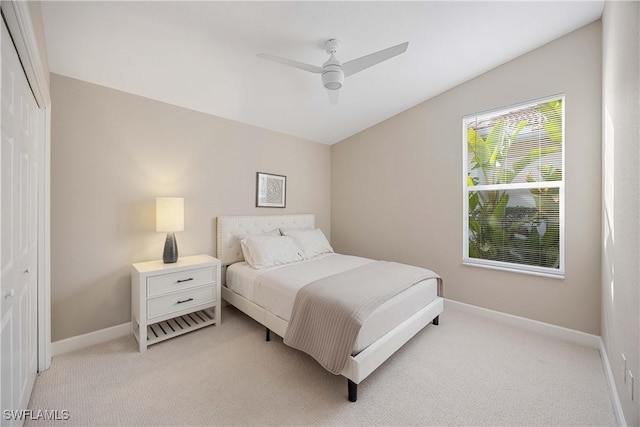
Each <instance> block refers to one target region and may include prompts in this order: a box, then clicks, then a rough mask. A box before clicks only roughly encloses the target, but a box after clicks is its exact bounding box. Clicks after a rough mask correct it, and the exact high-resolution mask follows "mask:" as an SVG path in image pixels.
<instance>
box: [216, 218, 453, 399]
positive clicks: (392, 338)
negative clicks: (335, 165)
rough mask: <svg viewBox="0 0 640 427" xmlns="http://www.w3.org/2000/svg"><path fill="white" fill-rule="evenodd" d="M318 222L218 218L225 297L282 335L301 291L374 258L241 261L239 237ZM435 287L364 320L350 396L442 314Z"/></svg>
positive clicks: (349, 373)
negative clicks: (270, 264) (271, 264)
mask: <svg viewBox="0 0 640 427" xmlns="http://www.w3.org/2000/svg"><path fill="white" fill-rule="evenodd" d="M314 226H315V216H314V215H313V214H302V215H268V216H222V217H218V219H217V251H218V252H217V256H218V259H220V260H221V261H222V263H223V266H227V267H228V268H227V269H226V270H227V271H226V272H225V271H224V270H223V275H225V276H226V280H225V278H223V285H224V286H222V298H223V299H224V300H225V301H227V302H228V303H229V304H231V305H233V306H235V307H236V308H238V309H239V310H240V311H242V312H244V313H245V314H247V315H248V316H250V317H252V318H253V319H255V320H256V321H258V322H259V323H260V324H262V325H264V326H265V327H266V328H268V329H269V330H271V331H273V332H274V333H276V334H278V335H279V336H281V337H284V335H285V332H286V330H287V326H288V319H289V316H290V314H291V309H292V307H293V302H294V301H295V294H296V292H297V290H298V289H300V288H301V287H302V286H304V285H306V284H308V283H311V282H313V281H315V280H318V279H320V278H322V277H326V276H329V275H332V274H337V273H339V272H341V271H346V270H348V269H350V268H355V267H357V266H360V265H363V264H366V263H368V262H371V261H372V260H368V259H365V258H360V257H352V256H346V255H338V254H326V255H321V256H318V257H316V258H313V259H311V260H307V261H301V262H298V263H294V264H295V265H292V264H289V265H286V266H279V267H275V268H270V269H264V270H255V269H253V268H251V267H250V266H248V264H246V263H244V262H241V261H243V260H242V252H241V249H240V244H239V242H240V238H241V237H242V236H244V235H247V234H256V233H264V232H268V231H272V230H275V229H278V228H310V229H311V228H314ZM437 291H438V289H437V281H436V280H435V279H428V280H424V281H422V282H420V283H418V284H416V285H414V286H411V287H410V288H409V289H408V290H406V291H404V292H402V293H400V294H398V295H396V296H394V297H393V298H391V299H390V300H388V301H387V302H385V303H384V304H383V305H381V306H380V307H378V308H377V309H376V310H374V312H372V314H371V315H370V317H369V318H368V319H367V320H366V321H365V322H364V323H363V326H362V329H361V330H360V334H359V335H358V340H357V342H356V345H355V346H354V352H353V354H352V356H351V357H350V358H349V360H348V361H347V364H346V365H345V367H344V369H343V371H342V375H343V376H345V377H346V378H348V379H349V400H351V401H355V400H356V396H357V389H356V387H357V386H356V385H357V384H358V383H360V382H361V381H362V380H364V379H365V378H366V377H367V376H368V375H369V374H371V372H373V371H374V370H375V369H376V368H377V367H379V366H380V365H381V364H382V363H383V362H384V361H385V360H386V359H388V358H389V357H390V356H391V355H392V354H393V353H394V352H395V351H397V350H398V349H399V348H400V347H402V346H403V345H404V344H405V343H406V342H407V341H409V340H410V339H411V338H412V337H413V336H414V335H415V334H416V333H418V332H419V331H420V330H422V329H423V328H424V327H425V326H427V325H428V324H429V323H431V322H433V321H434V319H436V318H437V317H438V315H439V314H440V313H441V312H442V310H443V307H444V304H443V298H442V297H441V296H438V295H437Z"/></svg>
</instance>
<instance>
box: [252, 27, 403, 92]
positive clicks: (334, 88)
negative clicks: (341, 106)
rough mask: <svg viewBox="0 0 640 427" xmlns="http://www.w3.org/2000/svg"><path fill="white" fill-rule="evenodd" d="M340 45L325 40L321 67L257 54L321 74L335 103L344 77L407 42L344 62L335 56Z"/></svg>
mask: <svg viewBox="0 0 640 427" xmlns="http://www.w3.org/2000/svg"><path fill="white" fill-rule="evenodd" d="M340 45H341V42H340V40H338V39H329V40H327V41H326V42H325V44H324V49H325V51H326V52H327V53H328V54H329V55H330V56H329V59H328V60H327V62H325V63H324V64H322V67H317V66H315V65H309V64H305V63H303V62H298V61H294V60H292V59H287V58H281V57H279V56H275V55H269V54H267V53H260V54H258V56H259V57H260V58H264V59H268V60H269V61H274V62H279V63H280V64H284V65H288V66H290V67H295V68H299V69H301V70H304V71H310V72H312V73H316V74H321V75H322V84H323V85H324V87H325V88H327V91H328V93H329V101H330V102H331V103H332V104H337V103H338V95H339V93H340V88H341V87H342V83H343V82H344V78H345V77H349V76H350V75H352V74H355V73H358V72H360V71H362V70H364V69H366V68H369V67H371V66H373V65H376V64H379V63H380V62H382V61H386V60H387V59H390V58H393V57H394V56H396V55H400V54H401V53H404V52H405V51H406V50H407V46H409V42H405V43H402V44H399V45H397V46H393V47H390V48H387V49H383V50H380V51H378V52H375V53H372V54H369V55H366V56H362V57H360V58H358V59H354V60H351V61H348V62H345V63H344V64H343V63H341V62H340V61H338V59H336V56H335V54H336V52H337V51H338V49H339V48H340Z"/></svg>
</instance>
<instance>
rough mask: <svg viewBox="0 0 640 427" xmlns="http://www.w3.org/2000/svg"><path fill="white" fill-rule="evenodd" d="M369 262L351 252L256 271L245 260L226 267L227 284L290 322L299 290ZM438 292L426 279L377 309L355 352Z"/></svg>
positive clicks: (364, 329)
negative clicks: (350, 254)
mask: <svg viewBox="0 0 640 427" xmlns="http://www.w3.org/2000/svg"><path fill="white" fill-rule="evenodd" d="M370 262H373V260H370V259H367V258H360V257H355V256H349V255H339V254H324V255H320V256H318V257H315V258H313V259H310V260H306V261H300V262H296V263H293V264H287V265H283V266H277V267H271V268H266V269H262V270H256V269H254V268H252V267H251V266H250V265H249V264H247V263H246V262H244V261H243V262H238V263H235V264H232V265H230V266H229V267H228V268H227V276H226V286H227V287H228V288H229V289H230V290H232V291H234V292H235V293H237V294H239V295H241V296H243V297H244V298H246V299H248V300H250V301H252V302H253V303H255V304H257V305H259V306H261V307H262V308H264V309H265V310H267V311H269V312H271V313H273V314H275V315H276V316H278V317H280V318H282V319H283V320H286V321H287V322H288V321H289V318H290V316H291V310H292V309H293V303H294V301H295V298H296V293H297V292H298V290H299V289H300V288H302V287H303V286H305V285H307V284H309V283H311V282H313V281H315V280H318V279H321V278H323V277H327V276H331V275H334V274H337V273H340V272H342V271H346V270H350V269H352V268H356V267H359V266H361V265H365V264H368V263H370ZM437 291H438V289H437V282H436V280H435V279H428V280H424V281H422V282H420V283H417V284H415V285H414V286H412V287H410V288H409V289H407V290H406V291H404V292H402V293H400V294H398V295H396V296H394V297H393V298H391V299H390V300H388V301H387V302H385V303H384V304H382V305H381V306H380V307H378V308H377V309H375V310H374V311H373V312H372V313H371V315H370V316H369V317H368V318H367V319H366V320H365V321H364V322H363V324H362V328H361V329H360V333H359V335H358V339H357V341H356V344H355V346H354V351H353V354H357V353H359V352H360V351H362V350H364V349H365V348H367V347H368V346H369V345H370V344H371V343H373V342H374V341H376V340H377V339H379V338H380V337H382V336H383V335H384V334H386V333H387V332H389V331H390V330H391V329H393V328H394V327H395V326H397V325H399V324H400V323H402V322H403V321H405V320H406V319H408V318H409V317H410V316H411V315H412V314H413V313H415V312H417V311H418V310H420V309H421V308H422V307H425V306H426V305H428V304H429V303H431V302H432V301H433V300H434V299H436V297H437Z"/></svg>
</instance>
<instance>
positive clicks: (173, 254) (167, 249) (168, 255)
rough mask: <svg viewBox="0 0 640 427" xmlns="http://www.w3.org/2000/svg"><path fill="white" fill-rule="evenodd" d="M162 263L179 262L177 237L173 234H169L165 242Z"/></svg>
mask: <svg viewBox="0 0 640 427" xmlns="http://www.w3.org/2000/svg"><path fill="white" fill-rule="evenodd" d="M162 261H164V263H165V264H171V263H174V262H176V261H178V244H177V243H176V236H175V234H173V233H167V238H166V240H165V241H164V252H163V253H162Z"/></svg>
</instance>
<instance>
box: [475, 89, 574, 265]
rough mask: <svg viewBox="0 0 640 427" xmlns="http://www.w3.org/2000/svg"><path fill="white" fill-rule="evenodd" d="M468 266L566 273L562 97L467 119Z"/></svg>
mask: <svg viewBox="0 0 640 427" xmlns="http://www.w3.org/2000/svg"><path fill="white" fill-rule="evenodd" d="M463 144H464V145H463V153H465V158H464V167H463V169H464V179H463V187H464V242H463V247H464V253H463V262H464V263H465V264H470V265H480V266H487V267H495V268H503V269H509V270H516V271H524V272H530V273H539V274H547V275H552V276H562V275H563V274H564V96H554V97H551V98H546V99H541V100H536V101H532V102H527V103H525V104H520V105H518V106H513V107H508V108H504V109H500V110H495V111H491V112H484V113H478V114H473V115H468V116H466V117H464V118H463Z"/></svg>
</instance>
